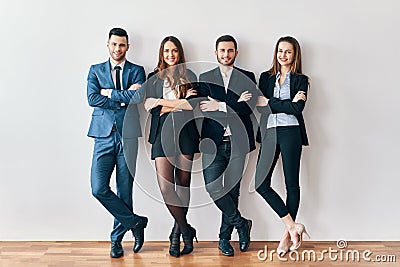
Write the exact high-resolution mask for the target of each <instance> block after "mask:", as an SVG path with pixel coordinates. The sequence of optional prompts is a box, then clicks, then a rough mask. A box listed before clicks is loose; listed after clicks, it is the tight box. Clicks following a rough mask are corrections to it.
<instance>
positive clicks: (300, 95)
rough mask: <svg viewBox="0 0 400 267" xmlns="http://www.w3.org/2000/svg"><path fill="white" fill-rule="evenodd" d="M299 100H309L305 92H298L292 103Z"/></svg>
mask: <svg viewBox="0 0 400 267" xmlns="http://www.w3.org/2000/svg"><path fill="white" fill-rule="evenodd" d="M299 100H303V101H306V100H307V97H306V93H305V92H304V91H298V92H297V94H296V95H295V96H294V98H293V100H292V102H297V101H299Z"/></svg>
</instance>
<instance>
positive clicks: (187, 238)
mask: <svg viewBox="0 0 400 267" xmlns="http://www.w3.org/2000/svg"><path fill="white" fill-rule="evenodd" d="M193 238H194V239H196V243H199V241H198V240H197V236H196V229H194V228H193V227H192V226H191V225H190V224H188V230H186V232H185V233H182V239H183V242H184V243H185V246H184V247H183V249H182V251H181V255H183V254H189V253H192V251H193Z"/></svg>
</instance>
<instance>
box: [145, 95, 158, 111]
mask: <svg viewBox="0 0 400 267" xmlns="http://www.w3.org/2000/svg"><path fill="white" fill-rule="evenodd" d="M159 102H160V99H158V98H153V97H149V98H147V99H146V101H145V102H144V108H145V109H146V110H147V111H149V110H150V109H152V108H155V107H157V106H158V105H159Z"/></svg>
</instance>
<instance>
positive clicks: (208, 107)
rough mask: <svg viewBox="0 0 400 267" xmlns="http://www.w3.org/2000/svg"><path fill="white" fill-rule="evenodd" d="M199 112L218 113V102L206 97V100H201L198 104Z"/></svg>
mask: <svg viewBox="0 0 400 267" xmlns="http://www.w3.org/2000/svg"><path fill="white" fill-rule="evenodd" d="M200 109H201V111H218V110H219V102H218V101H217V100H215V99H213V98H211V97H209V96H208V100H203V101H201V102H200Z"/></svg>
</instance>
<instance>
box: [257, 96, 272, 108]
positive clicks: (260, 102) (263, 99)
mask: <svg viewBox="0 0 400 267" xmlns="http://www.w3.org/2000/svg"><path fill="white" fill-rule="evenodd" d="M268 101H269V99H268V98H266V97H265V96H259V97H258V99H257V104H256V106H257V107H265V106H267V105H268Z"/></svg>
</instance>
